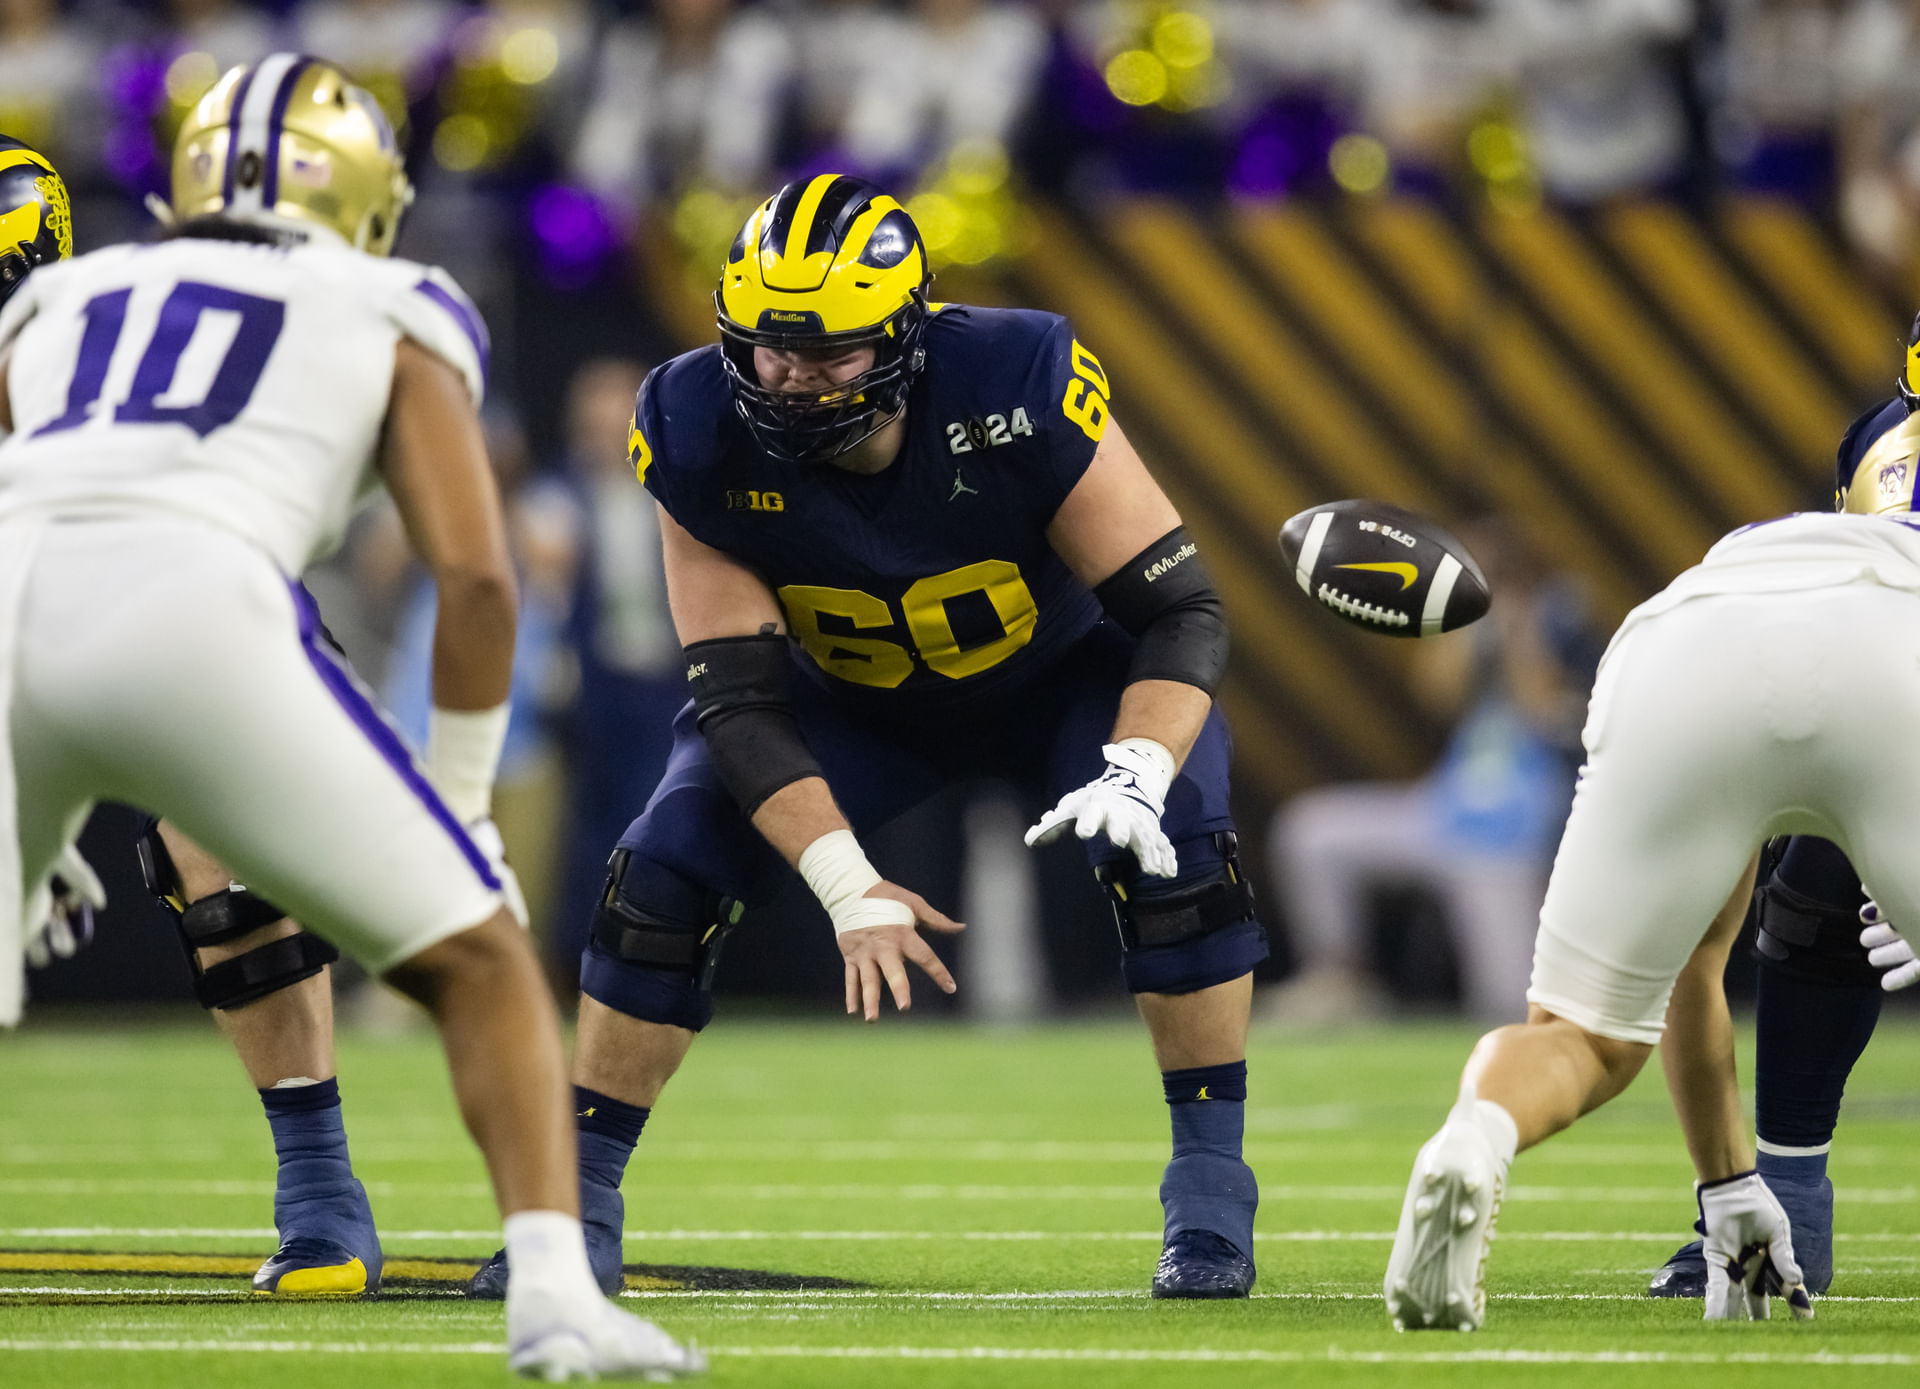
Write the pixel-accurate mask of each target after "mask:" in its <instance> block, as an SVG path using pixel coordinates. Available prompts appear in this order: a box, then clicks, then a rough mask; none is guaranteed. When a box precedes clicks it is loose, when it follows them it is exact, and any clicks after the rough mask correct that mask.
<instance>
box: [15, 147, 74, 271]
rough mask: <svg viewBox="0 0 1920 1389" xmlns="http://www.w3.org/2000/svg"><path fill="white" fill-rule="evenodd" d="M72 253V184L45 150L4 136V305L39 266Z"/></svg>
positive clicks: (64, 257) (62, 258)
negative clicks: (69, 196)
mask: <svg viewBox="0 0 1920 1389" xmlns="http://www.w3.org/2000/svg"><path fill="white" fill-rule="evenodd" d="M72 254H73V209H72V206H71V205H70V204H69V202H68V201H67V185H66V184H65V183H63V182H61V180H60V175H59V174H58V173H56V172H54V168H53V165H52V164H51V163H49V162H48V160H47V157H46V156H45V155H44V154H41V153H40V152H39V151H38V150H35V149H33V148H32V147H31V146H29V145H26V144H24V143H22V142H21V141H19V140H15V139H13V138H12V137H11V136H7V135H0V304H4V303H6V302H7V299H8V297H9V296H11V295H12V293H13V292H14V290H16V289H18V288H19V287H20V283H21V281H23V280H25V279H26V278H27V276H28V275H29V274H30V273H32V271H33V268H34V267H35V266H37V265H45V264H46V263H47V262H48V261H54V260H64V259H66V257H68V256H70V255H72Z"/></svg>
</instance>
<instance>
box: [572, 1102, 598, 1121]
mask: <svg viewBox="0 0 1920 1389" xmlns="http://www.w3.org/2000/svg"><path fill="white" fill-rule="evenodd" d="M598 1108H599V1106H598V1105H591V1104H590V1105H588V1106H587V1107H586V1108H585V1109H583V1110H581V1111H580V1112H579V1113H578V1114H576V1115H574V1118H576V1119H591V1118H592V1117H593V1112H594V1110H596V1109H598Z"/></svg>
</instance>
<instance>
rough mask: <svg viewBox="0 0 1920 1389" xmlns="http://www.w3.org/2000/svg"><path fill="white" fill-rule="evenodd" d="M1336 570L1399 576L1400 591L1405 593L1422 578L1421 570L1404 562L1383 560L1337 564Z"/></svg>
mask: <svg viewBox="0 0 1920 1389" xmlns="http://www.w3.org/2000/svg"><path fill="white" fill-rule="evenodd" d="M1333 567H1334V568H1335V569H1372V570H1377V571H1378V572H1380V573H1382V574H1398V575H1399V576H1400V590H1401V592H1403V593H1404V592H1405V591H1406V590H1408V589H1410V588H1412V587H1413V581H1414V580H1415V579H1417V578H1419V577H1420V570H1419V569H1418V568H1416V567H1415V566H1414V565H1411V564H1408V563H1407V562H1406V561H1404V560H1397V559H1383V560H1377V561H1375V562H1373V563H1371V564H1336V565H1334V566H1333Z"/></svg>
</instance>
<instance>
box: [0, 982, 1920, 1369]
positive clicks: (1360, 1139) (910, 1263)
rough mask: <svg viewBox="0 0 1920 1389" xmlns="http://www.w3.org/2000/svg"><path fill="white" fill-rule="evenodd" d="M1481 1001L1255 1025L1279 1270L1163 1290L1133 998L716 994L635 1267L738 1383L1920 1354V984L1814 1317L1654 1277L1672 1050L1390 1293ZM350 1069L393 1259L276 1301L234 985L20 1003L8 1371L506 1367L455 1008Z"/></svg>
mask: <svg viewBox="0 0 1920 1389" xmlns="http://www.w3.org/2000/svg"><path fill="white" fill-rule="evenodd" d="M1472 1035H1473V1034H1472V1033H1471V1032H1470V1031H1469V1030H1468V1029H1466V1028H1464V1027H1458V1026H1426V1027H1417V1028H1415V1027H1408V1028H1400V1029H1394V1030H1386V1031H1378V1032H1367V1033H1353V1034H1346V1035H1339V1036H1334V1037H1328V1038H1323V1039H1316V1040H1312V1041H1301V1040H1294V1039H1290V1038H1288V1037H1285V1036H1283V1035H1281V1034H1278V1033H1271V1032H1266V1033H1260V1034H1258V1035H1256V1038H1255V1043H1254V1047H1253V1051H1252V1058H1251V1067H1252V1081H1251V1085H1252V1095H1251V1099H1250V1102H1249V1105H1248V1112H1247V1120H1248V1123H1247V1128H1248V1135H1247V1136H1248V1157H1249V1159H1250V1160H1251V1161H1252V1163H1253V1164H1254V1167H1255V1168H1256V1170H1257V1171H1258V1173H1259V1176H1260V1180H1261V1183H1262V1186H1263V1189H1264V1195H1263V1200H1262V1203H1261V1209H1260V1220H1259V1248H1258V1257H1259V1265H1260V1281H1259V1286H1258V1289H1257V1291H1256V1295H1255V1297H1254V1299H1253V1300H1252V1301H1251V1302H1250V1303H1230V1304H1217V1303H1216V1304H1167V1303H1155V1302H1152V1301H1150V1300H1149V1299H1148V1298H1147V1296H1146V1287H1147V1280H1148V1277H1149V1274H1150V1270H1151V1268H1152V1265H1153V1261H1154V1257H1155V1254H1156V1253H1157V1250H1158V1235H1157V1231H1158V1224H1159V1214H1160V1213H1159V1206H1158V1202H1157V1200H1156V1196H1155V1187H1156V1184H1157V1182H1158V1179H1159V1175H1160V1168H1161V1165H1162V1163H1163V1162H1164V1160H1165V1154H1166V1141H1167V1140H1166V1112H1165V1106H1164V1104H1163V1103H1162V1101H1161V1099H1160V1095H1159V1086H1158V1083H1157V1077H1156V1076H1155V1074H1154V1070H1153V1067H1152V1064H1151V1060H1150V1058H1149V1054H1148V1051H1147V1047H1146V1043H1145V1040H1144V1037H1143V1036H1142V1035H1141V1034H1140V1033H1139V1032H1138V1030H1137V1029H1135V1028H1133V1027H1130V1026H1124V1025H1121V1024H1119V1023H1114V1024H1111V1025H1107V1024H1101V1025H1085V1026H1063V1027H1048V1028H1040V1029H1035V1030H1031V1031H994V1030H987V1029H976V1028H967V1027H961V1026H948V1025H935V1024H915V1023H912V1022H908V1023H904V1024H903V1023H902V1021H901V1020H899V1019H896V1018H893V1017H891V1016H889V1017H888V1018H886V1019H885V1020H883V1022H882V1024H881V1025H880V1026H877V1027H872V1028H863V1027H860V1026H858V1025H857V1024H842V1023H839V1022H837V1021H835V1022H822V1023H821V1024H819V1025H791V1024H773V1023H751V1022H748V1023H740V1022H737V1021H730V1020H726V1019H723V1020H722V1022H721V1024H720V1025H718V1026H716V1027H715V1028H714V1029H712V1031H711V1032H710V1033H709V1035H708V1036H707V1037H706V1038H705V1039H704V1040H703V1041H702V1042H701V1043H700V1044H699V1045H698V1046H697V1047H696V1048H695V1049H694V1052H693V1055H692V1058H691V1060H690V1061H689V1063H688V1066H687V1068H686V1070H685V1071H684V1072H683V1073H682V1075H681V1077H680V1079H679V1080H678V1081H677V1082H676V1083H675V1086H674V1088H673V1090H672V1091H670V1092H669V1096H668V1101H667V1103H666V1104H665V1105H663V1106H662V1107H661V1108H660V1109H659V1111H658V1112H657V1113H656V1115H655V1117H654V1120H653V1122H652V1124H651V1126H650V1127H649V1129H648V1131H647V1134H646V1136H645V1138H643V1140H642V1142H641V1148H640V1153H639V1156H638V1157H637V1158H636V1159H635V1162H634V1164H633V1167H632V1168H631V1169H630V1170H629V1173H628V1177H627V1183H626V1197H627V1208H628V1232H629V1233H628V1244H627V1257H628V1259H629V1261H630V1262H631V1263H633V1264H635V1265H647V1266H655V1268H656V1270H657V1271H654V1272H646V1271H636V1272H634V1273H631V1274H630V1279H631V1281H632V1283H633V1284H635V1285H636V1286H634V1287H632V1288H631V1289H630V1291H629V1293H628V1295H627V1302H626V1305H628V1306H630V1307H633V1308H635V1309H636V1310H638V1311H640V1312H641V1313H642V1314H644V1315H647V1316H650V1317H653V1318H655V1319H656V1320H658V1321H660V1322H661V1323H663V1324H664V1325H666V1326H667V1327H668V1328H670V1329H671V1330H673V1331H674V1332H676V1333H678V1334H680V1335H682V1336H688V1337H692V1338H694V1339H696V1340H697V1341H699V1342H700V1343H701V1344H702V1345H703V1346H705V1347H707V1348H708V1349H709V1350H710V1352H711V1354H712V1358H713V1371H712V1375H711V1379H712V1382H713V1383H715V1384H741V1385H748V1384H751V1385H782V1386H784V1385H834V1386H844V1385H864V1384H911V1385H930V1386H945V1385H969V1386H971V1385H983V1384H985V1385H1019V1386H1028V1385H1032V1386H1041V1385H1046V1386H1059V1389H1078V1386H1090V1387H1097V1389H1118V1386H1133V1385H1149V1384H1151V1385H1180V1386H1189V1385H1192V1386H1212V1385H1241V1384H1263V1385H1265V1384H1292V1383H1313V1384H1320V1383H1326V1384H1337V1385H1355V1384H1407V1383H1419V1384H1429V1383H1433V1384H1448V1385H1456V1384H1475V1385H1478V1384H1495V1385H1510V1384H1511V1385H1531V1384H1541V1383H1549V1382H1553V1383H1562V1382H1564V1383H1579V1384H1592V1385H1600V1384H1605V1385H1609V1386H1612V1385H1639V1384H1663V1385H1671V1384H1675V1383H1679V1382H1681V1381H1680V1379H1679V1378H1678V1377H1679V1376H1687V1377H1688V1378H1689V1379H1691V1380H1709V1381H1712V1382H1716V1383H1727V1384H1736V1383H1737V1384H1740V1385H1742V1386H1745V1385H1775V1384H1778V1385H1789V1384H1790V1385H1796V1386H1797V1385H1807V1384H1824V1383H1836V1384H1837V1383H1841V1382H1843V1381H1844V1382H1845V1383H1846V1384H1848V1385H1858V1384H1861V1383H1863V1382H1866V1383H1871V1382H1881V1383H1895V1382H1898V1383H1905V1384H1911V1383H1914V1382H1915V1380H1914V1376H1915V1368H1914V1367H1915V1366H1916V1365H1920V1204H1917V1201H1916V1193H1915V1188H1914V1185H1913V1182H1914V1179H1915V1176H1916V1168H1917V1167H1920V1164H1917V1163H1916V1161H1915V1149H1916V1140H1920V1027H1916V1026H1914V1025H1912V1024H1910V1023H1904V1022H1902V1023H1898V1024H1896V1023H1895V1022H1893V1021H1889V1022H1888V1023H1887V1024H1886V1025H1884V1026H1883V1028H1882V1031H1881V1034H1880V1035H1879V1036H1878V1037H1876V1039H1875V1041H1874V1044H1873V1046H1872V1048H1871V1049H1870V1050H1869V1052H1868V1054H1867V1057H1866V1059H1865V1061H1864V1062H1863V1063H1862V1065H1861V1068H1860V1070H1859V1071H1858V1072H1857V1074H1856V1076H1855V1080H1854V1085H1853V1090H1852V1094H1851V1095H1850V1097H1849V1101H1848V1111H1847V1115H1846V1117H1845V1121H1844V1123H1843V1125H1842V1128H1841V1141H1840V1143H1839V1145H1838V1147H1837V1149H1836V1154H1835V1158H1834V1164H1833V1167H1834V1173H1835V1176H1836V1178H1837V1182H1838V1185H1839V1187H1840V1189H1841V1195H1840V1202H1839V1217H1838V1224H1839V1231H1840V1235H1839V1244H1838V1262H1839V1268H1840V1272H1839V1276H1838V1278H1837V1280H1836V1282H1835V1285H1834V1293H1835V1296H1833V1297H1829V1298H1827V1299H1825V1300H1823V1301H1821V1302H1820V1303H1819V1304H1818V1307H1819V1316H1818V1319H1817V1320H1816V1321H1814V1322H1813V1323H1811V1324H1809V1325H1795V1324H1793V1323H1791V1322H1789V1321H1785V1320H1782V1321H1777V1322H1773V1323H1769V1324H1766V1325H1757V1326H1756V1325H1743V1326H1724V1325H1723V1326H1704V1325H1702V1324H1701V1323H1700V1321H1699V1320H1698V1318H1699V1307H1698V1304H1696V1303H1676V1302H1652V1301H1649V1300H1647V1299H1645V1298H1643V1297H1641V1296H1640V1292H1641V1290H1642V1288H1643V1287H1644V1285H1645V1281H1646V1277H1647V1274H1648V1272H1649V1271H1650V1270H1651V1269H1652V1268H1653V1267H1654V1266H1656V1265H1657V1264H1659V1263H1660V1262H1661V1260H1662V1259H1664V1258H1665V1257H1666V1255H1667V1253H1668V1252H1669V1251H1670V1250H1671V1249H1672V1247H1673V1245H1674V1243H1675V1242H1676V1240H1677V1238H1678V1237H1679V1236H1680V1235H1681V1234H1682V1233H1683V1232H1684V1231H1685V1229H1686V1227H1687V1224H1688V1222H1689V1221H1690V1220H1691V1218H1692V1216H1693V1209H1692V1200H1691V1197H1690V1193H1689V1186H1688V1178H1689V1172H1688V1168H1687V1166H1686V1161H1685V1156H1684V1154H1683V1152H1682V1149H1681V1146H1680V1142H1679V1138H1678V1135H1677V1132H1676V1130H1675V1128H1674V1124H1673V1120H1672V1118H1671V1115H1670V1112H1669V1109H1668V1107H1667V1101H1666V1098H1665V1094H1664V1091H1663V1090H1662V1089H1661V1088H1660V1084H1659V1079H1658V1076H1657V1074H1655V1073H1654V1071H1655V1070H1656V1069H1657V1068H1650V1069H1649V1072H1648V1074H1647V1075H1645V1076H1643V1077H1642V1079H1641V1081H1640V1082H1639V1083H1637V1084H1636V1085H1635V1086H1634V1088H1633V1089H1632V1090H1631V1091H1629V1093H1628V1094H1627V1095H1625V1096H1624V1097H1623V1098H1622V1099H1620V1100H1618V1101H1616V1102H1615V1103H1614V1104H1613V1105H1612V1106H1610V1107H1609V1108H1608V1109H1607V1110H1605V1111H1603V1112H1602V1113H1601V1114H1599V1115H1596V1116H1594V1117H1592V1118H1590V1119H1588V1120H1587V1121H1585V1122H1584V1123H1582V1124H1581V1125H1580V1126H1579V1127H1578V1128H1577V1129H1576V1130H1574V1132H1572V1133H1571V1134H1567V1135H1563V1136H1562V1137H1560V1138H1558V1139H1555V1140H1553V1141H1551V1142H1549V1143H1548V1144H1547V1145H1545V1146H1544V1147H1543V1148H1541V1149H1539V1150H1538V1151H1536V1152H1533V1153H1529V1154H1523V1155H1522V1156H1521V1158H1520V1159H1519V1161H1518V1163H1517V1164H1516V1166H1515V1169H1514V1173H1513V1177H1512V1182H1511V1185H1510V1188H1509V1191H1508V1195H1507V1200H1506V1205H1505V1208H1504V1210H1503V1212H1502V1215H1501V1220H1500V1237H1499V1239H1498V1240H1497V1241H1496V1242H1495V1244H1494V1247H1493V1257H1492V1261H1491V1265H1490V1272H1489V1275H1488V1287H1489V1290H1490V1294H1491V1304H1490V1312H1489V1320H1488V1326H1487V1329H1486V1330H1485V1331H1483V1332H1482V1333H1480V1334H1478V1335H1475V1336H1463V1335H1460V1334H1458V1333H1453V1332H1445V1333H1439V1332H1428V1333H1424V1334H1418V1335H1405V1336H1402V1335H1397V1334H1395V1333H1394V1332H1393V1331H1392V1330H1391V1329H1390V1328H1389V1327H1388V1326H1387V1324H1386V1319H1385V1316H1384V1314H1383V1311H1382V1308H1381V1303H1380V1300H1379V1286H1380V1275H1381V1271H1382V1268H1383V1267H1384V1264H1385V1261H1386V1256H1387V1248H1388V1239H1389V1236H1390V1232H1391V1230H1392V1227H1393V1224H1394V1222H1395V1220H1396V1218H1397V1215H1398V1211H1399V1203H1400V1193H1401V1190H1402V1184H1403V1183H1404V1181H1405V1178H1406V1172H1407V1167H1408V1164H1409V1162H1410V1161H1411V1159H1412V1156H1413V1152H1414V1149H1415V1148H1416V1147H1417V1146H1418V1145H1419V1143H1420V1141H1421V1140H1422V1139H1423V1138H1424V1137H1425V1136H1426V1135H1427V1134H1428V1133H1429V1132H1430V1131H1431V1130H1432V1129H1433V1128H1434V1127H1435V1126H1436V1125H1437V1124H1438V1122H1439V1120H1440V1118H1441V1116H1442V1114H1443V1113H1444V1111H1445V1109H1446V1107H1447V1103H1448V1101H1449V1099H1450V1097H1451V1094H1452V1090H1453V1085H1454V1080H1455V1076H1456V1074H1457V1070H1458V1066H1459V1064H1460V1062H1461V1060H1462V1059H1463V1058H1464V1056H1465V1053H1466V1050H1467V1047H1468V1045H1469V1044H1470V1042H1471V1040H1472ZM340 1071H341V1084H342V1089H343V1093H344V1095H345V1098H346V1105H347V1122H348V1131H349V1134H350V1135H351V1139H352V1143H353V1150H354V1155H355V1159H356V1164H357V1167H358V1170H359V1172H360V1174H361V1176H362V1178H363V1179H364V1180H365V1181H366V1183H367V1186H368V1188H369V1190H370V1191H371V1193H372V1196H373V1202H374V1209H375V1213H376V1214H377V1215H378V1217H379V1218H380V1220H381V1222H382V1229H383V1233H384V1236H385V1241H386V1250H387V1258H388V1260H389V1270H390V1272H391V1273H392V1274H393V1278H392V1284H393V1295H392V1296H387V1297H382V1298H381V1299H379V1300H378V1301H375V1302H349V1303H338V1302H335V1303H315V1302H307V1303H282V1302H275V1301H270V1300H267V1299H264V1298H260V1299H256V1298H253V1297H252V1296H250V1295H249V1294H248V1293H247V1292H246V1288H247V1283H246V1271H247V1270H250V1269H251V1267H252V1265H253V1263H254V1262H255V1261H257V1260H258V1259H259V1258H260V1257H262V1256H263V1255H264V1254H265V1253H266V1252H268V1251H270V1250H271V1248H272V1230H271V1228H270V1227H271V1202H270V1197H271V1191H272V1150H271V1145H270V1143H269V1141H268V1135H267V1130H266V1126H265V1124H264V1123H263V1122H262V1120H261V1117H260V1112H259V1105H258V1102H257V1101H256V1100H255V1099H254V1097H253V1095H252V1094H251V1093H250V1091H249V1090H248V1088H247V1086H246V1083H245V1080H244V1079H243V1077H242V1075H241V1073H240V1070H239V1068H238V1066H237V1064H236V1063H235V1062H234V1060H233V1059H232V1057H231V1056H230V1055H229V1054H227V1053H226V1052H225V1050H224V1047H223V1045H222V1044H221V1043H220V1042H219V1040H218V1039H217V1038H216V1037H215V1036H214V1034H213V1031H212V1029H211V1027H207V1026H204V1025H200V1024H199V1023H198V1021H197V1020H193V1021H191V1022H182V1023H180V1024H178V1025H168V1026H165V1027H159V1028H141V1029H138V1030H136V1029H133V1028H128V1027H122V1026H117V1025H115V1024H114V1023H113V1022H112V1021H111V1020H104V1019H99V1018H89V1020H88V1021H87V1022H86V1023H85V1024H84V1025H82V1024H80V1023H79V1022H77V1021H73V1020H67V1021H60V1020H54V1021H35V1020H33V1019H31V1018H30V1019H29V1024H28V1026H27V1027H26V1029H25V1030H24V1031H23V1032H21V1033H20V1034H18V1035H16V1036H13V1037H6V1038H0V1251H4V1252H0V1386H5V1387H6V1389H28V1387H29V1386H41V1385H46V1386H54V1385H58V1386H74V1385H115V1386H119V1385H125V1386H139V1387H140V1389H174V1386H193V1387H194V1389H214V1387H215V1386H225V1385H229V1384H245V1385H270V1386H275V1389H281V1387H282V1386H284V1387H285V1389H294V1387H295V1386H305V1385H316V1386H321V1385H324V1386H340V1385H359V1384H380V1385H404V1386H414V1385H441V1384H463V1385H464V1384H488V1383H501V1382H506V1379H507V1376H506V1371H505V1368H504V1365H503V1358H502V1353H501V1343H502V1340H503V1327H502V1321H501V1312H500V1308H499V1306H498V1304H493V1305H473V1304H468V1303H465V1302H462V1301H459V1300H457V1299H454V1298H452V1297H450V1296H447V1295H446V1294H445V1291H444V1290H445V1289H446V1288H447V1287H449V1286H450V1284H449V1283H447V1282H446V1280H447V1279H448V1278H449V1277H451V1276H453V1275H456V1274H458V1273H459V1272H461V1271H463V1268H464V1267H470V1265H471V1261H472V1260H475V1259H477V1258H478V1257H480V1256H483V1255H484V1254H486V1253H487V1252H488V1251H490V1250H491V1249H492V1248H493V1247H494V1245H495V1244H496V1242H497V1241H496V1238H495V1236H494V1234H493V1233H492V1231H493V1230H494V1229H495V1228H496V1226H497V1222H496V1218H495V1216H494V1213H493V1210H492V1207H491V1204H490V1202H489V1199H488V1197H487V1193H486V1187H485V1185H484V1174H483V1172H482V1169H481V1166H480V1162H479V1159H478V1157H477V1156H476V1155H475V1153H474V1152H473V1150H472V1149H471V1148H470V1147H469V1145H468V1144H467V1142H466V1140H465V1138H464V1136H463V1134H462V1132H461V1130H460V1127H459V1123H458V1119H457V1116H456V1114H455V1112H454V1108H453V1105H452V1101H451V1098H450V1095H449V1093H448V1089H447V1085H446V1081H445V1078H444V1074H443V1072H442V1070H441V1066H440V1061H439V1056H438V1053H437V1051H436V1050H435V1047H434V1045H433V1042H432V1040H431V1038H430V1037H428V1036H409V1037H407V1038H404V1039H402V1040H398V1041H381V1040H375V1039H372V1038H354V1039H349V1040H348V1041H347V1042H346V1043H345V1044H344V1045H343V1048H342V1057H341V1064H340ZM1743 1072H1744V1073H1746V1074H1750V1073H1751V1065H1750V1061H1749V1060H1748V1059H1747V1058H1745V1057H1743ZM90 1256H92V1257H90ZM157 1256H172V1257H157ZM463 1258H464V1259H465V1260H467V1261H469V1263H468V1264H467V1265H464V1266H463V1265H460V1264H456V1263H452V1262H439V1263H435V1262H431V1261H433V1260H441V1261H451V1260H456V1259H463ZM658 1266H671V1267H668V1268H664V1269H659V1268H658ZM688 1269H693V1270H695V1271H694V1272H688V1271H687V1270H688ZM722 1271H732V1272H722ZM436 1280H437V1281H436ZM715 1289H720V1290H715Z"/></svg>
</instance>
